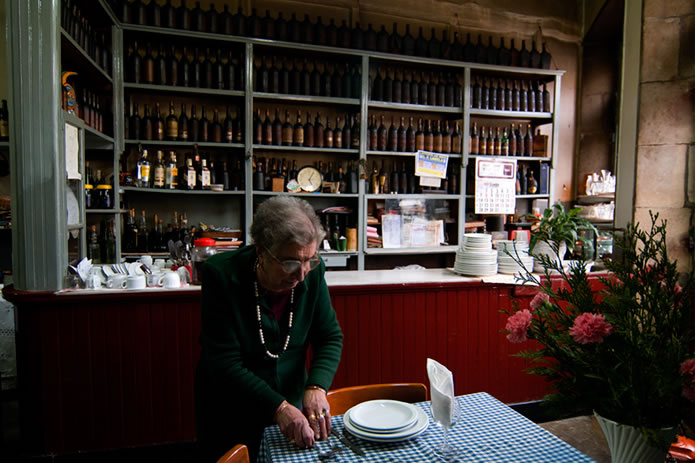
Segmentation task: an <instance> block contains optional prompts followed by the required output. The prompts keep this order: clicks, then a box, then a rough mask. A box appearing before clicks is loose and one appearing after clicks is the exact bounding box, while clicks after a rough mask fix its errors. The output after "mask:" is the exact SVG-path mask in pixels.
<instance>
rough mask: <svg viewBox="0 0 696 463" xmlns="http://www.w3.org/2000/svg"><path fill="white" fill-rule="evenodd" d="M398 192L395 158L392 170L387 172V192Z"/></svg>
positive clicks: (397, 172)
mask: <svg viewBox="0 0 696 463" xmlns="http://www.w3.org/2000/svg"><path fill="white" fill-rule="evenodd" d="M398 192H399V170H398V168H397V166H396V159H395V160H394V162H393V163H392V171H391V173H390V174H389V193H391V194H397V193H398Z"/></svg>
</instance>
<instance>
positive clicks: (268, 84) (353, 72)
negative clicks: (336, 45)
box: [254, 56, 361, 98]
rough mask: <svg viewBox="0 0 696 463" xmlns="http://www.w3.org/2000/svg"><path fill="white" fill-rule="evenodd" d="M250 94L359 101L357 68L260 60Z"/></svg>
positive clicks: (358, 73)
mask: <svg viewBox="0 0 696 463" xmlns="http://www.w3.org/2000/svg"><path fill="white" fill-rule="evenodd" d="M254 75H255V79H254V91H256V92H269V93H279V94H285V95H288V94H291V95H308V96H309V95H311V96H328V97H336V98H360V87H361V77H360V67H359V66H358V65H352V66H351V65H350V64H349V63H344V64H343V65H340V64H338V63H334V62H328V61H318V60H307V59H306V58H305V59H303V60H301V61H300V60H299V59H292V58H285V57H283V58H280V57H276V56H273V57H268V56H266V57H262V58H261V59H260V60H256V61H255V65H254Z"/></svg>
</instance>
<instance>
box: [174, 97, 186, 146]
mask: <svg viewBox="0 0 696 463" xmlns="http://www.w3.org/2000/svg"><path fill="white" fill-rule="evenodd" d="M177 130H178V132H177V136H176V138H177V140H179V141H188V117H186V104H184V103H181V114H179V123H178V125H177Z"/></svg>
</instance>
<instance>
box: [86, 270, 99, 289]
mask: <svg viewBox="0 0 696 463" xmlns="http://www.w3.org/2000/svg"><path fill="white" fill-rule="evenodd" d="M101 287H102V282H101V277H100V276H99V275H98V274H96V273H93V274H91V275H90V276H88V277H87V281H85V288H87V289H101Z"/></svg>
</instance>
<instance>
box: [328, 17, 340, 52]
mask: <svg viewBox="0 0 696 463" xmlns="http://www.w3.org/2000/svg"><path fill="white" fill-rule="evenodd" d="M326 45H328V46H330V47H336V46H338V27H336V22H335V21H334V19H333V18H331V20H330V21H329V25H328V26H326Z"/></svg>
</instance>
